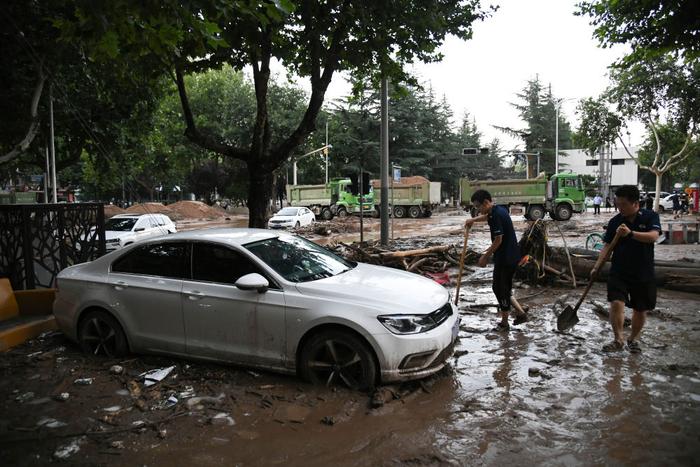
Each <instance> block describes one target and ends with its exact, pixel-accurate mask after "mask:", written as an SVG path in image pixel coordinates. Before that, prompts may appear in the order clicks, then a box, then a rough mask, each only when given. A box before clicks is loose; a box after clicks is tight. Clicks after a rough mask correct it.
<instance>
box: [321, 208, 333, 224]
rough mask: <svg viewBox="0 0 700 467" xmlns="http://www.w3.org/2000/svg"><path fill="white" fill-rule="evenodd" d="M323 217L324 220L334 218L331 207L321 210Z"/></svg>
mask: <svg viewBox="0 0 700 467" xmlns="http://www.w3.org/2000/svg"><path fill="white" fill-rule="evenodd" d="M321 219H323V220H324V221H329V220H331V219H333V213H332V212H331V210H330V208H323V210H322V211H321Z"/></svg>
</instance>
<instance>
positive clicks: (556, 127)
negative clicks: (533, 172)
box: [537, 102, 561, 174]
mask: <svg viewBox="0 0 700 467" xmlns="http://www.w3.org/2000/svg"><path fill="white" fill-rule="evenodd" d="M559 106H561V102H559V103H558V104H557V105H556V106H555V107H554V108H555V109H556V110H555V112H554V114H555V117H554V173H555V174H558V173H559ZM539 170H540V168H539V165H538V167H537V173H538V174H539Z"/></svg>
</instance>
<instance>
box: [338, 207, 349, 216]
mask: <svg viewBox="0 0 700 467" xmlns="http://www.w3.org/2000/svg"><path fill="white" fill-rule="evenodd" d="M347 216H348V212H347V211H346V210H345V208H344V207H339V208H338V217H347Z"/></svg>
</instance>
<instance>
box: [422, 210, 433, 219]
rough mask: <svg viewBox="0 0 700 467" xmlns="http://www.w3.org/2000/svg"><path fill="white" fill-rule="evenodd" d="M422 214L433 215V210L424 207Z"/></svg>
mask: <svg viewBox="0 0 700 467" xmlns="http://www.w3.org/2000/svg"><path fill="white" fill-rule="evenodd" d="M423 215H425V217H430V216H432V215H433V211H431V210H430V209H426V210H425V212H424V213H423Z"/></svg>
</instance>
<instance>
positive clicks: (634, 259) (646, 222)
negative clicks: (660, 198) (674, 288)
mask: <svg viewBox="0 0 700 467" xmlns="http://www.w3.org/2000/svg"><path fill="white" fill-rule="evenodd" d="M623 223H624V224H626V225H627V227H629V229H630V230H632V231H635V232H651V231H652V230H657V231H659V232H661V222H660V221H659V215H658V214H657V213H655V212H654V211H651V210H648V209H640V210H639V211H637V215H636V216H635V217H634V221H633V222H631V223H630V222H629V221H628V220H627V219H625V218H624V217H623V216H622V214H618V215H617V216H615V217H613V218H612V219H610V222H609V223H608V229H607V230H606V231H605V236H604V237H603V241H604V242H605V243H610V242H612V241H613V238H615V231H616V230H617V228H618V227H619V226H620V225H621V224H623ZM610 274H611V275H616V276H618V277H621V278H623V279H626V280H630V281H637V282H651V281H653V280H654V244H653V243H642V242H638V241H637V240H635V239H633V238H621V239H620V240H619V241H618V242H617V246H616V247H615V250H613V257H612V266H611V268H610Z"/></svg>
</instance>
